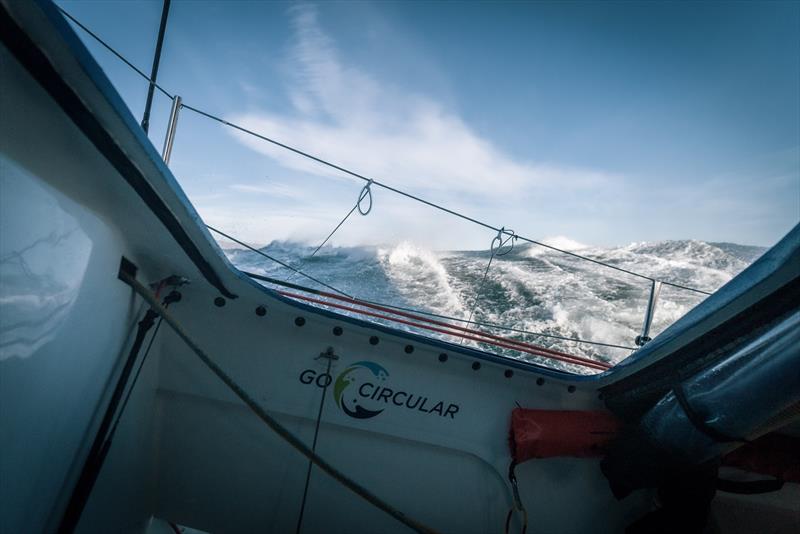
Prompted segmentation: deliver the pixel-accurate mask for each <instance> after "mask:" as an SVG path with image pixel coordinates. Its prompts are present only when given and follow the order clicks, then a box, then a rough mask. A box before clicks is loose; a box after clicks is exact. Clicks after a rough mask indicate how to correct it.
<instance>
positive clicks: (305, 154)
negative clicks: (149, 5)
mask: <svg viewBox="0 0 800 534" xmlns="http://www.w3.org/2000/svg"><path fill="white" fill-rule="evenodd" d="M58 9H59V10H60V11H61V13H63V14H64V16H66V17H67V18H69V19H70V20H71V21H73V22H74V23H75V24H76V25H77V26H78V27H80V28H81V29H82V30H84V31H85V32H86V33H88V34H89V35H90V36H91V37H93V38H94V39H95V40H96V41H97V42H98V43H100V44H101V45H103V46H104V47H105V48H107V49H108V50H109V51H110V52H112V53H113V54H114V55H115V56H116V57H117V58H119V59H120V60H121V61H123V62H124V63H125V64H126V65H128V66H129V67H130V68H131V69H133V70H134V71H136V72H137V73H138V74H139V75H140V76H141V77H142V78H144V79H145V80H147V81H148V82H150V83H151V84H153V85H154V86H155V87H156V88H157V89H158V90H159V91H161V92H162V93H164V94H165V95H166V96H168V97H169V98H173V95H171V94H170V93H169V92H167V91H166V90H165V89H164V88H162V87H161V86H160V85H158V84H157V83H156V82H155V81H153V80H151V79H150V77H148V76H147V75H146V74H145V73H143V72H142V71H141V70H139V69H138V68H136V67H135V66H134V65H133V64H132V63H131V62H129V61H128V60H127V59H125V58H124V57H123V56H122V55H121V54H120V53H119V52H117V51H116V50H114V49H113V48H111V46H109V45H108V44H106V42H105V41H103V40H102V39H100V37H98V36H97V35H95V34H94V33H93V32H91V31H90V30H89V29H88V28H86V27H85V26H84V25H83V24H81V23H80V22H78V21H77V20H76V19H75V18H74V17H72V15H70V14H69V13H67V12H66V11H64V10H63V9H61V8H60V7H59V8H58ZM181 107H183V108H185V109H188V110H189V111H193V112H195V113H197V114H198V115H202V116H203V117H206V118H208V119H211V120H213V121H216V122H219V123H220V124H223V125H225V126H228V127H230V128H233V129H235V130H238V131H240V132H242V133H245V134H247V135H250V136H253V137H255V138H257V139H261V140H262V141H266V142H268V143H271V144H273V145H275V146H278V147H280V148H283V149H285V150H288V151H290V152H293V153H295V154H297V155H299V156H302V157H304V158H307V159H310V160H312V161H316V162H317V163H320V164H322V165H325V166H326V167H329V168H331V169H335V170H337V171H339V172H342V173H344V174H347V175H349V176H352V177H354V178H358V179H359V180H363V181H365V182H367V186H366V189H367V192H368V193H369V196H370V208H369V209H371V206H372V202H371V199H372V195H371V189H369V187H370V186H371V185H373V184H374V185H377V186H378V187H382V188H384V189H386V190H387V191H391V192H393V193H395V194H398V195H400V196H403V197H406V198H408V199H411V200H414V201H416V202H419V203H421V204H425V205H427V206H430V207H432V208H435V209H437V210H439V211H442V212H444V213H448V214H450V215H453V216H455V217H458V218H460V219H463V220H465V221H468V222H471V223H473V224H476V225H478V226H482V227H484V228H487V229H489V230H493V231H495V232H502V231H503V229H502V228H497V227H496V226H493V225H491V224H489V223H486V222H483V221H481V220H479V219H475V218H474V217H470V216H468V215H465V214H463V213H460V212H458V211H455V210H452V209H449V208H446V207H444V206H442V205H440V204H437V203H435V202H431V201H429V200H425V199H424V198H421V197H418V196H416V195H413V194H411V193H407V192H405V191H402V190H400V189H397V188H394V187H392V186H390V185H388V184H384V183H382V182H379V181H377V180H374V179H372V178H367V177H366V176H364V175H362V174H359V173H357V172H354V171H351V170H349V169H347V168H345V167H342V166H340V165H336V164H335V163H331V162H330V161H327V160H324V159H322V158H319V157H317V156H314V155H312V154H310V153H308V152H305V151H303V150H300V149H298V148H295V147H292V146H290V145H287V144H285V143H281V142H280V141H277V140H275V139H272V138H270V137H267V136H265V135H262V134H259V133H257V132H254V131H253V130H249V129H247V128H245V127H243V126H240V125H238V124H234V123H232V122H230V121H226V120H225V119H223V118H221V117H218V116H216V115H213V114H211V113H208V112H206V111H203V110H201V109H198V108H196V107H194V106H190V105H188V104H182V106H181ZM369 209H368V210H367V211H366V213H369ZM359 211H361V208H360V207H359ZM366 213H362V214H363V215H366ZM515 239H521V240H523V241H525V242H528V243H531V244H533V245H537V246H540V247H544V248H547V249H550V250H554V251H556V252H559V253H561V254H566V255H568V256H572V257H573V258H578V259H580V260H584V261H588V262H591V263H594V264H597V265H601V266H603V267H606V268H608V269H613V270H615V271H619V272H621V273H625V274H628V275H630V276H635V277H638V278H642V279H644V280H650V281H651V282H653V281H660V282H661V283H662V284H664V285H668V286H672V287H675V288H678V289H683V290H685V291H692V292H695V293H699V294H702V295H711V293H710V292H708V291H703V290H701V289H697V288H693V287H689V286H686V285H682V284H678V283H675V282H668V281H666V280H657V279H655V278H653V277H651V276H647V275H644V274H641V273H637V272H635V271H631V270H629V269H623V268H622V267H618V266H616V265H613V264H610V263H606V262H603V261H600V260H597V259H594V258H590V257H588V256H584V255H582V254H576V253H575V252H570V251H568V250H564V249H561V248H558V247H554V246H552V245H548V244H545V243H542V242H541V241H536V240H535V239H530V238H527V237H524V236H521V235H519V236H516V238H515Z"/></svg>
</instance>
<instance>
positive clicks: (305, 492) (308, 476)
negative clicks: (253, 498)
mask: <svg viewBox="0 0 800 534" xmlns="http://www.w3.org/2000/svg"><path fill="white" fill-rule="evenodd" d="M320 357H321V358H327V359H328V366H327V369H325V374H326V375H327V376H328V377H330V376H331V363H333V358H334V355H333V353H332V351H329V352H328V353H323V354H321V355H320ZM331 380H332V379H331ZM329 385H330V381H329V382H326V383H325V387H323V388H322V398H321V399H320V400H319V411H318V412H317V422H316V425H315V426H314V440H313V441H312V443H311V452H314V453H315V452H317V437H318V436H319V424H320V422H321V421H322V409H323V408H324V407H325V397H326V396H327V395H326V394H327V393H328V386H329ZM312 467H314V464H313V463H312V462H311V460H309V461H308V470H307V471H306V484H305V487H303V501H302V502H301V503H300V516H299V517H298V518H297V529H296V530H295V533H296V534H300V529H301V528H302V526H303V513H304V512H305V510H306V497H307V496H308V484H309V482H311V468H312Z"/></svg>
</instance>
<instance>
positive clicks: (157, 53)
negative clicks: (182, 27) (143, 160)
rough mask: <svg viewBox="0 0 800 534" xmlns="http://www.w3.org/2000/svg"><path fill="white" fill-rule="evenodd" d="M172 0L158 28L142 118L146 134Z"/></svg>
mask: <svg viewBox="0 0 800 534" xmlns="http://www.w3.org/2000/svg"><path fill="white" fill-rule="evenodd" d="M169 4H170V0H164V6H163V8H162V9H161V25H160V26H159V27H158V39H157V40H156V51H155V55H154V56H153V68H152V70H151V71H150V87H149V88H148V89H147V102H146V103H145V106H144V116H143V117H142V129H143V130H144V132H145V133H147V130H148V129H149V128H150V108H151V107H152V105H153V91H154V90H155V88H156V85H155V84H156V78H157V77H158V65H159V63H160V62H161V47H162V45H163V44H164V32H165V31H166V29H167V17H168V16H169Z"/></svg>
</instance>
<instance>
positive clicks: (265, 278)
mask: <svg viewBox="0 0 800 534" xmlns="http://www.w3.org/2000/svg"><path fill="white" fill-rule="evenodd" d="M242 273H244V274H245V275H247V276H249V277H250V278H255V279H256V280H261V281H263V282H267V283H270V284H275V285H277V286H282V287H287V288H290V289H296V290H298V291H304V292H306V293H313V294H315V295H321V296H326V294H325V292H324V291H318V290H316V289H311V288H310V287H305V286H301V285H297V284H293V283H291V282H288V281H285V280H278V279H277V278H272V277H270V276H265V275H263V274H256V273H251V272H247V271H242ZM352 298H353V299H356V300H359V301H361V302H363V303H365V304H372V305H375V306H383V307H384V308H392V309H395V310H399V311H404V312H409V313H417V314H420V315H427V316H429V317H436V318H438V319H445V320H448V321H455V322H459V323H466V322H467V320H466V319H462V318H460V317H453V316H451V315H441V314H438V313H433V312H429V311H424V310H418V309H416V308H406V307H403V306H397V305H394V304H385V303H383V302H377V301H374V300H367V299H362V298H356V297H352ZM472 324H473V325H475V326H484V327H486V328H495V329H498V330H506V331H508V332H516V333H518V334H526V335H529V336H538V337H547V338H552V339H560V340H562V341H572V342H574V343H581V344H587V345H598V346H600V347H610V348H614V349H623V350H636V347H628V346H625V345H615V344H613V343H603V342H601V341H589V340H586V339H580V338H577V337H567V336H559V335H556V334H545V333H543V332H531V331H530V330H521V329H519V328H512V327H510V326H505V325H501V324H497V323H487V322H481V321H472Z"/></svg>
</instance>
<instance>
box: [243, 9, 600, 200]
mask: <svg viewBox="0 0 800 534" xmlns="http://www.w3.org/2000/svg"><path fill="white" fill-rule="evenodd" d="M291 14H292V17H293V28H294V40H293V44H292V47H291V53H290V62H289V64H290V65H291V74H290V77H289V78H290V80H289V81H288V87H287V91H288V94H289V97H290V101H291V102H292V104H293V106H294V109H293V110H292V113H289V114H280V113H273V112H258V113H247V114H241V115H237V116H232V117H229V119H230V120H232V121H233V122H236V123H238V124H241V125H242V126H244V127H246V128H248V129H251V130H253V131H256V132H260V133H263V134H265V135H267V136H269V137H272V138H274V139H277V140H280V141H281V142H284V143H286V144H289V145H291V146H295V147H298V148H300V149H302V150H304V151H307V152H309V153H311V154H314V155H317V156H319V157H321V158H323V159H327V160H329V161H332V162H334V163H336V164H338V165H341V166H343V167H346V168H351V169H353V170H355V171H356V172H359V173H361V174H364V175H367V176H369V177H372V178H375V179H377V180H380V181H383V182H386V183H388V184H390V185H393V186H395V187H398V188H401V189H405V190H409V191H412V192H415V193H418V194H424V193H426V192H428V193H430V192H433V193H436V192H445V191H446V192H447V193H448V195H458V194H468V195H472V196H473V197H476V198H484V197H487V196H488V197H492V198H493V199H494V201H496V200H497V198H498V197H501V196H508V195H510V194H512V193H513V195H514V196H515V197H517V198H518V199H519V198H522V197H524V196H525V195H526V194H528V193H530V192H531V191H534V190H537V189H550V188H552V187H554V186H557V187H559V188H563V189H575V188H580V189H584V188H596V187H598V186H600V185H602V184H605V183H606V182H608V181H609V179H610V178H611V177H609V176H608V175H606V174H604V173H600V172H596V171H586V170H581V169H570V168H558V167H554V166H546V165H538V164H535V163H532V162H528V161H518V160H516V159H514V158H512V157H510V156H509V155H508V154H505V153H504V152H503V151H502V150H501V149H499V148H498V147H497V146H495V145H494V144H493V143H492V142H491V141H490V140H488V139H486V138H484V137H482V136H480V135H479V134H478V133H476V132H475V131H474V130H473V129H472V128H471V127H470V126H469V125H468V124H467V123H466V122H465V121H464V120H463V119H462V118H460V117H459V116H457V115H456V114H454V113H453V112H451V111H448V110H446V109H445V107H444V106H442V105H440V104H439V103H437V102H436V101H434V100H433V99H431V98H429V97H426V96H424V95H418V94H413V93H412V92H410V91H409V90H408V89H404V88H397V87H394V86H393V85H391V84H389V83H385V82H382V81H380V80H377V79H376V78H374V77H373V76H371V75H369V74H368V73H366V72H363V71H362V70H360V69H358V68H356V67H354V66H350V65H347V64H345V63H344V62H343V61H342V60H341V58H340V57H339V54H338V52H337V49H336V47H335V44H334V43H333V41H332V40H331V38H330V37H329V36H328V35H327V34H325V33H324V32H323V31H322V29H321V28H320V26H319V23H318V20H317V11H316V10H315V9H314V8H313V7H310V6H306V5H303V6H295V7H294V8H292V10H291ZM234 135H236V136H237V138H238V139H239V140H240V141H241V142H242V143H244V144H245V145H247V146H249V147H251V148H252V149H254V150H257V151H259V152H261V153H263V154H266V155H267V156H269V157H270V158H273V159H274V160H276V161H277V162H278V163H280V164H281V165H283V166H285V167H287V168H290V169H294V170H300V171H303V172H308V173H312V174H317V175H324V176H340V175H341V174H340V173H338V172H337V171H334V170H332V169H329V168H326V167H324V166H322V165H320V164H318V163H314V162H311V161H309V160H307V159H304V158H302V157H300V156H298V155H296V154H293V153H291V152H289V151H286V150H284V149H281V148H278V147H276V146H273V145H270V144H268V143H265V142H263V141H261V140H258V139H256V138H254V137H251V136H248V135H245V134H242V133H235V134H234ZM436 198H443V196H442V195H437V196H436Z"/></svg>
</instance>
